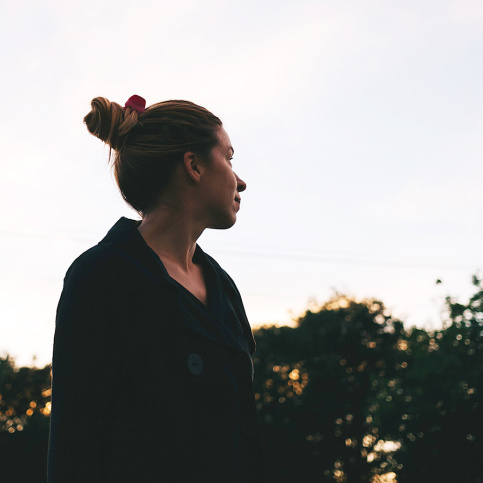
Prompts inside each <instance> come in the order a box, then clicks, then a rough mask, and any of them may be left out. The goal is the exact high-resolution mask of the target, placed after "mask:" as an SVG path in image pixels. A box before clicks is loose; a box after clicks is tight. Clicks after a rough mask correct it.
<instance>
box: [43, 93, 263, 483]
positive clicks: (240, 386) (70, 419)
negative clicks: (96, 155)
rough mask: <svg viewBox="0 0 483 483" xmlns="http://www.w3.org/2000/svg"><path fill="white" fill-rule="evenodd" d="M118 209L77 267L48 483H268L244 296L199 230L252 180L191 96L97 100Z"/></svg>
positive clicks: (57, 384)
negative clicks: (129, 213) (124, 209)
mask: <svg viewBox="0 0 483 483" xmlns="http://www.w3.org/2000/svg"><path fill="white" fill-rule="evenodd" d="M91 107H92V110H91V112H90V113H89V114H87V116H86V117H85V118H84V122H85V123H86V125H87V128H88V130H89V131H90V132H91V133H92V134H94V135H95V136H97V137H98V138H100V139H101V140H102V141H104V142H106V143H107V144H108V145H109V146H110V148H111V150H113V151H114V153H115V155H114V163H113V164H114V172H115V177H116V181H117V184H118V186H119V189H120V191H121V194H122V196H123V197H124V199H125V200H126V202H127V203H128V204H129V205H131V206H132V207H133V208H134V209H135V210H136V211H137V212H138V213H139V214H140V215H141V217H142V221H141V222H139V221H134V220H129V219H127V218H121V219H120V220H119V221H118V222H117V223H116V224H115V225H114V226H113V227H112V228H111V230H110V231H109V232H108V234H107V235H106V237H105V238H104V239H103V240H102V241H101V242H100V243H99V244H98V245H96V246H95V247H93V248H91V249H90V250H88V251H86V252H85V253H83V254H82V255H81V256H80V257H79V258H77V260H75V261H74V263H73V264H72V265H71V267H70V268H69V270H68V272H67V275H66V277H65V280H64V289H63V292H62V296H61V298H60V302H59V306H58V309H57V319H56V332H55V339H54V352H53V362H52V371H53V372H52V374H53V379H52V413H51V430H50V441H49V464H48V482H49V483H60V482H62V483H71V482H86V483H87V482H89V483H97V482H99V483H100V482H116V483H118V482H128V481H129V482H160V483H161V482H195V481H197V482H207V483H208V482H210V483H213V482H230V483H232V482H242V481H243V482H264V481H266V477H265V469H264V463H263V459H262V450H261V444H260V435H259V430H258V421H257V412H256V405H255V399H254V394H253V387H252V380H253V365H252V361H251V357H250V354H253V352H254V351H255V342H254V339H253V336H252V332H251V329H250V325H249V323H248V320H247V318H246V315H245V311H244V308H243V303H242V300H241V297H240V294H239V292H238V290H237V288H236V286H235V284H234V282H233V281H232V279H231V278H230V277H229V276H228V274H227V273H226V272H225V271H224V270H223V269H222V268H221V267H220V266H219V265H218V264H217V262H216V261H215V260H214V259H213V258H211V257H210V256H209V255H207V254H205V253H204V252H203V251H202V250H201V248H200V247H199V245H197V243H196V242H197V240H198V238H199V236H200V235H201V234H202V233H203V231H204V230H205V228H218V229H225V228H230V227H231V226H232V225H233V224H234V223H235V221H236V216H237V212H238V210H239V209H240V198H241V197H240V193H241V192H242V191H244V190H245V188H246V184H245V182H244V181H242V180H241V179H240V178H239V177H238V176H237V175H236V174H235V173H234V172H233V170H232V166H231V158H232V156H233V147H232V146H231V142H230V139H229V137H228V135H227V133H226V132H225V130H224V129H223V127H222V123H221V121H220V120H219V119H218V118H217V117H216V116H214V115H213V114H211V113H210V112H209V111H207V110H206V109H204V108H202V107H200V106H197V105H196V104H193V103H191V102H187V101H166V102H161V103H158V104H154V105H152V106H150V107H149V108H147V109H145V101H144V99H142V98H141V97H139V96H133V97H131V98H130V99H129V100H128V102H127V103H126V105H125V107H124V108H123V107H121V106H120V105H119V104H116V103H111V102H109V101H108V100H107V99H104V98H99V97H98V98H95V99H94V100H93V101H92V103H91Z"/></svg>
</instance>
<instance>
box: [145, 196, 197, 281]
mask: <svg viewBox="0 0 483 483" xmlns="http://www.w3.org/2000/svg"><path fill="white" fill-rule="evenodd" d="M204 228H205V227H204V226H201V225H200V223H196V222H195V221H194V220H193V219H192V217H190V216H189V215H188V214H187V213H186V211H184V210H180V211H177V210H173V209H172V208H171V207H169V206H166V205H161V206H160V207H158V208H157V209H156V210H155V211H153V212H152V213H149V214H147V215H146V216H145V217H144V218H143V221H142V222H141V224H140V225H139V227H138V230H139V232H140V233H141V236H142V237H143V238H144V241H145V242H146V243H147V244H148V246H149V247H150V248H151V249H152V250H153V251H154V252H155V253H156V254H157V255H158V256H159V257H160V258H161V261H163V262H168V263H169V264H170V265H174V266H176V267H177V268H178V269H179V270H182V271H184V272H187V273H188V272H190V271H191V269H192V268H193V255H194V253H195V249H196V241H197V240H198V238H199V237H200V236H201V234H202V233H203V231H204Z"/></svg>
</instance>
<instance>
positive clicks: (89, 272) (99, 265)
mask: <svg viewBox="0 0 483 483" xmlns="http://www.w3.org/2000/svg"><path fill="white" fill-rule="evenodd" d="M118 259H119V255H118V251H117V250H116V248H115V247H113V246H112V245H96V246H94V247H92V248H89V249H88V250H86V251H85V252H84V253H82V254H81V255H79V256H78V257H77V258H76V259H75V260H74V261H73V262H72V264H71V265H70V267H69V268H68V270H67V273H66V275H65V278H64V284H65V283H68V282H72V281H77V282H85V283H89V284H92V283H95V282H96V281H102V280H106V279H113V278H116V272H117V268H116V266H117V263H116V261H117V260H118Z"/></svg>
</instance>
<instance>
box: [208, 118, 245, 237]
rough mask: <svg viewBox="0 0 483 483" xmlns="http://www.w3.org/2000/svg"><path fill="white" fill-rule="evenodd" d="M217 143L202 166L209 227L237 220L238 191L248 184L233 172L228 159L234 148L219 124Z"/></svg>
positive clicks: (225, 226) (229, 225)
mask: <svg viewBox="0 0 483 483" xmlns="http://www.w3.org/2000/svg"><path fill="white" fill-rule="evenodd" d="M217 137H218V143H217V144H216V145H215V146H214V147H213V148H212V150H211V152H210V156H209V159H208V160H207V162H206V163H205V165H204V170H203V172H204V176H203V177H202V183H201V189H202V199H203V201H204V203H203V204H204V207H205V210H206V211H205V213H206V214H207V216H208V228H216V229H226V228H230V227H232V226H233V225H234V224H235V222H236V215H237V212H238V211H239V209H240V202H241V196H240V193H241V192H242V191H245V189H246V187H247V185H246V183H245V182H244V181H243V180H242V179H240V178H239V177H238V176H237V174H236V173H235V172H234V171H233V167H232V163H231V160H232V158H233V153H234V149H233V147H232V145H231V141H230V138H229V137H228V134H227V133H226V131H225V130H224V129H223V127H221V126H220V127H219V129H218V131H217Z"/></svg>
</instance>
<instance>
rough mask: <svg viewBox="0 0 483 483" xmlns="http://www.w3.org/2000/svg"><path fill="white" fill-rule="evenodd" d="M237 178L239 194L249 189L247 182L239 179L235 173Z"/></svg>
mask: <svg viewBox="0 0 483 483" xmlns="http://www.w3.org/2000/svg"><path fill="white" fill-rule="evenodd" d="M235 177H236V190H237V191H238V192H239V193H241V192H242V191H245V190H246V189H247V184H246V183H245V181H243V180H242V179H241V178H239V177H238V175H237V174H236V173H235Z"/></svg>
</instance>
